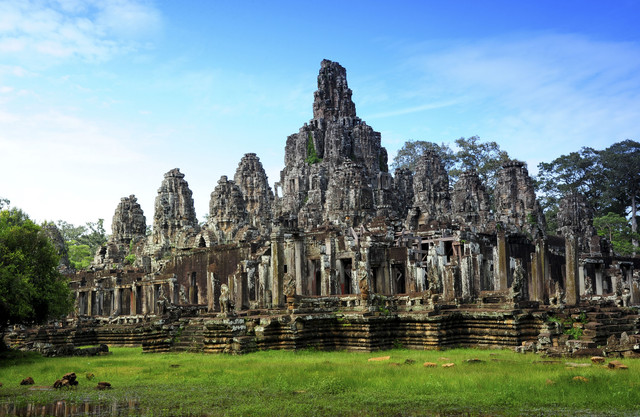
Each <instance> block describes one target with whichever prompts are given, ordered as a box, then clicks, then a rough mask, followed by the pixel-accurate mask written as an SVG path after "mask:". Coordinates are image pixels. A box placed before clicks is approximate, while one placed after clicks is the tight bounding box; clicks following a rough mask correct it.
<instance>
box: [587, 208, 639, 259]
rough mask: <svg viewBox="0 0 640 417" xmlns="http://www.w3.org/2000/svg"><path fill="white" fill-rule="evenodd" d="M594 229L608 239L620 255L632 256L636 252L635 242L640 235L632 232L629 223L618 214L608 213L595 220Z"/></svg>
mask: <svg viewBox="0 0 640 417" xmlns="http://www.w3.org/2000/svg"><path fill="white" fill-rule="evenodd" d="M593 227H595V228H596V231H597V232H598V234H599V235H600V236H604V237H606V238H607V239H608V240H609V242H611V244H612V245H613V250H614V252H615V253H617V254H619V255H632V254H634V252H635V249H636V248H635V246H634V245H633V244H632V241H633V240H636V241H637V239H638V233H635V232H632V231H631V226H630V225H629V221H628V220H627V219H626V218H625V217H624V216H621V215H619V214H616V213H611V212H610V213H607V214H606V215H604V216H600V217H596V218H594V219H593Z"/></svg>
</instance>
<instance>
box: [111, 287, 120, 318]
mask: <svg viewBox="0 0 640 417" xmlns="http://www.w3.org/2000/svg"><path fill="white" fill-rule="evenodd" d="M121 312H122V310H121V308H120V287H113V313H114V315H115V316H119V315H120V313H121Z"/></svg>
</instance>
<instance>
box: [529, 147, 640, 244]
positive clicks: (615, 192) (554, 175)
mask: <svg viewBox="0 0 640 417" xmlns="http://www.w3.org/2000/svg"><path fill="white" fill-rule="evenodd" d="M538 170H539V171H538V176H537V178H536V185H537V188H538V192H539V194H538V197H539V199H540V201H541V204H542V207H543V208H544V209H545V213H546V214H547V215H548V216H549V215H552V214H553V213H554V212H557V205H558V200H559V199H560V198H561V197H562V196H563V195H566V194H570V193H580V194H582V195H584V196H585V198H586V199H587V202H588V204H589V205H590V206H591V208H592V209H593V210H594V213H595V218H594V226H595V224H596V223H598V224H601V225H605V224H612V223H611V222H612V220H613V218H612V217H611V216H613V215H615V216H618V217H617V218H616V221H618V222H619V221H620V219H623V220H624V221H626V222H627V224H629V223H630V230H629V233H619V234H617V235H616V236H617V238H616V239H617V240H618V243H617V244H616V243H615V242H612V243H614V249H615V248H616V247H617V251H618V252H620V253H630V252H629V251H626V250H623V249H622V248H623V247H626V245H623V243H622V240H625V239H626V240H627V241H628V243H632V244H633V246H634V248H635V249H634V252H637V246H638V242H637V231H638V226H637V216H638V213H637V211H638V200H639V199H640V143H638V142H635V141H633V140H629V139H627V140H624V141H622V142H618V143H614V144H613V145H611V146H609V147H608V148H606V149H604V150H595V149H593V148H587V147H584V148H582V149H581V150H580V151H578V152H571V153H570V154H568V155H562V156H560V157H558V158H556V159H554V160H553V161H551V162H548V163H546V162H542V163H540V164H539V165H538ZM627 217H629V218H630V221H629V220H627ZM598 219H600V220H598ZM547 220H550V219H549V218H548V219H547ZM548 223H550V224H551V222H548ZM602 227H605V226H602ZM620 227H621V226H620ZM596 228H597V226H596ZM607 228H608V229H609V230H611V229H610V227H607ZM600 230H603V229H600ZM605 235H606V234H605ZM610 236H611V237H613V234H611V235H610Z"/></svg>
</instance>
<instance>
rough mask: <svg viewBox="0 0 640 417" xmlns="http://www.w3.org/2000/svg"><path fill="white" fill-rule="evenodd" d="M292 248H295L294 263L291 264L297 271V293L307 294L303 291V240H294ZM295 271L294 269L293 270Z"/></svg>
mask: <svg viewBox="0 0 640 417" xmlns="http://www.w3.org/2000/svg"><path fill="white" fill-rule="evenodd" d="M291 246H292V249H293V265H291V267H292V268H293V267H295V269H294V271H295V276H296V293H297V294H305V293H306V291H303V289H302V281H303V279H302V278H303V276H304V275H303V271H304V267H303V259H304V256H303V254H302V241H301V240H299V239H295V240H294V241H293V242H292V245H291ZM292 272H293V271H292Z"/></svg>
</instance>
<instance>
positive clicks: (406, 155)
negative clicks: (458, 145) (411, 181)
mask: <svg viewBox="0 0 640 417" xmlns="http://www.w3.org/2000/svg"><path fill="white" fill-rule="evenodd" d="M427 151H431V152H435V153H436V154H438V156H440V160H441V161H442V163H443V164H444V168H445V169H446V170H447V171H448V170H449V169H451V167H453V165H454V163H455V154H454V153H453V151H452V150H451V148H449V145H447V144H446V143H442V144H440V145H438V144H437V143H435V142H428V141H424V140H409V141H406V142H405V143H404V145H402V148H400V150H398V153H397V154H396V156H395V157H394V158H393V162H392V163H391V168H392V169H393V170H394V171H395V170H397V169H399V168H407V169H410V170H411V171H412V172H415V171H416V164H417V162H418V159H419V158H420V156H421V155H422V154H424V153H425V152H427Z"/></svg>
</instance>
